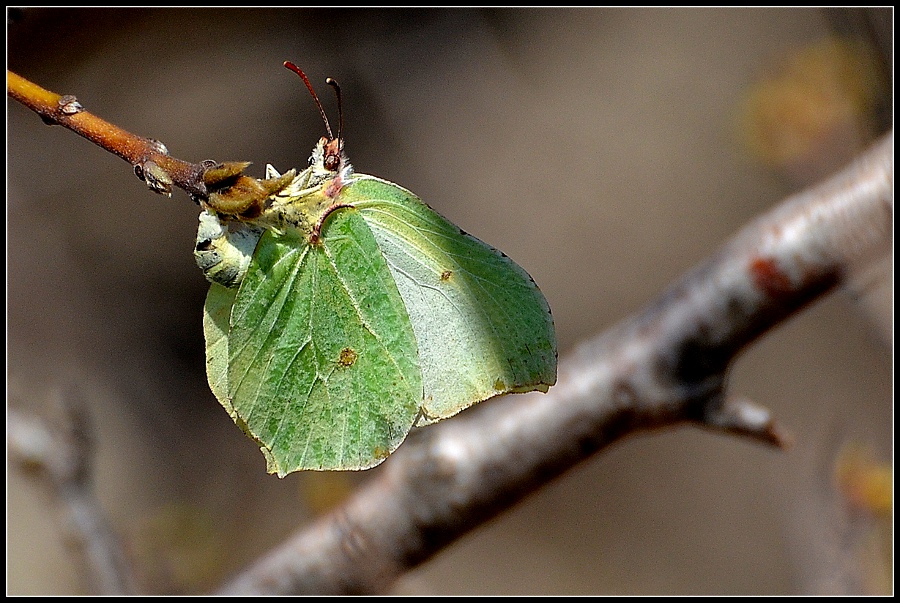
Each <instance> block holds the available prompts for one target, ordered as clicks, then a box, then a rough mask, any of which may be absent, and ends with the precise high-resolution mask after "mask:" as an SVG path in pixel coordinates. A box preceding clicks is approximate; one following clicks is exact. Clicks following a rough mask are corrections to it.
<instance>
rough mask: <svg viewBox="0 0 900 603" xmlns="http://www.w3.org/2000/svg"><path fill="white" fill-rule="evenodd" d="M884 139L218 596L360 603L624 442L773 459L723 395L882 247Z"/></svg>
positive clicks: (462, 418) (425, 439) (888, 208)
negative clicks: (778, 336)
mask: <svg viewBox="0 0 900 603" xmlns="http://www.w3.org/2000/svg"><path fill="white" fill-rule="evenodd" d="M892 221H893V134H890V135H888V136H886V137H885V138H883V139H882V140H881V141H880V142H878V143H877V144H876V145H875V146H874V147H873V148H872V149H871V150H869V151H868V152H866V153H865V154H864V155H863V156H862V157H860V158H859V159H858V160H857V161H856V162H854V163H853V164H852V165H851V166H849V167H848V168H846V169H845V170H843V171H842V172H841V173H839V174H837V175H836V176H834V177H832V178H831V179H829V180H827V181H826V182H824V183H822V184H820V185H819V186H816V187H814V188H812V189H809V190H807V191H805V192H803V193H800V194H798V195H796V196H794V197H792V198H790V199H788V200H787V201H786V202H785V203H783V204H782V205H780V206H778V207H777V208H775V209H774V210H773V211H771V212H769V213H767V214H765V215H763V216H762V217H760V218H759V219H757V220H756V221H755V222H753V223H751V224H750V225H748V226H747V227H746V228H744V229H743V230H742V231H741V232H740V233H738V234H737V235H736V236H735V237H734V238H733V239H732V240H731V241H730V242H729V243H728V244H727V245H726V246H725V247H724V248H722V249H721V250H720V251H719V252H718V253H717V254H716V255H715V256H713V257H712V258H711V259H710V260H709V261H707V262H705V263H704V264H702V265H701V266H699V267H698V268H696V269H695V270H693V271H692V272H690V273H688V274H687V275H686V276H684V277H683V278H682V279H681V280H680V281H678V282H677V283H676V284H675V285H674V286H673V287H672V288H671V289H669V291H668V292H667V293H665V294H664V295H663V296H662V297H661V298H660V299H659V300H657V301H656V302H655V303H653V304H651V305H650V306H649V307H648V308H647V309H645V310H644V311H643V312H641V313H639V314H637V315H635V316H633V317H631V318H629V319H627V320H625V321H624V322H622V323H620V324H619V325H617V326H616V327H614V328H613V329H611V330H610V331H608V332H607V333H605V334H603V335H601V336H599V337H597V338H596V339H593V340H591V341H588V342H586V343H584V344H582V345H581V346H580V347H579V348H578V349H577V350H576V351H575V352H574V353H573V354H571V355H570V356H568V357H567V358H564V359H563V361H562V362H561V364H560V375H559V381H558V383H557V385H556V386H555V387H553V388H551V390H550V392H549V393H547V394H537V393H534V394H524V395H517V396H507V397H505V398H503V399H498V400H495V401H492V402H490V403H486V404H482V405H480V406H479V407H476V408H474V409H472V410H469V411H466V412H465V413H462V414H461V415H459V416H458V417H456V418H454V419H453V420H451V421H445V422H442V423H439V424H437V425H434V426H430V427H427V428H425V429H421V430H417V431H416V432H414V433H413V434H411V436H410V438H409V439H408V440H407V442H406V443H405V444H404V445H403V446H401V447H400V448H399V449H398V451H397V452H395V453H394V455H392V457H391V458H390V459H388V461H386V462H385V464H384V466H383V467H382V468H381V469H380V470H379V474H378V476H377V477H375V478H373V481H371V482H369V483H368V484H367V485H366V486H364V487H363V488H362V489H361V490H359V491H358V492H357V493H355V495H354V496H353V497H352V498H351V499H350V500H348V501H347V502H346V503H345V504H343V505H342V506H341V507H339V508H338V509H336V510H335V511H333V512H332V513H330V514H329V515H327V516H325V517H323V518H321V519H320V520H318V521H316V522H315V523H314V524H313V525H312V526H310V527H307V528H305V529H304V530H302V531H300V532H298V533H297V534H295V535H294V536H292V537H290V538H289V539H288V540H287V541H286V542H285V543H283V544H282V545H280V546H278V547H277V548H276V549H275V550H273V551H272V552H270V553H269V554H268V555H266V556H265V557H263V558H262V559H260V560H259V561H258V562H257V563H255V564H254V565H253V566H251V567H250V568H248V569H247V570H246V571H244V572H243V573H241V574H240V575H238V576H237V577H236V578H235V579H234V580H232V581H231V582H230V583H229V584H227V585H226V586H225V587H224V588H223V589H222V592H223V593H228V594H299V593H314V594H329V593H375V592H381V591H383V590H384V589H385V588H387V587H388V586H389V585H390V584H391V583H392V582H393V581H394V580H395V579H396V578H397V577H399V576H400V575H401V574H403V573H404V572H406V571H408V570H409V569H411V568H413V567H415V566H416V565H418V564H419V563H421V562H423V561H425V560H426V559H428V558H429V557H431V556H432V555H434V554H435V553H437V552H438V551H439V550H441V549H442V548H443V547H444V546H446V545H447V544H448V543H450V542H452V541H453V540H455V539H456V538H459V537H460V536H461V535H463V534H465V533H466V532H468V531H469V530H471V529H472V528H474V527H475V526H477V525H479V524H481V523H482V522H484V521H486V520H487V519H489V518H491V517H493V516H495V515H497V514H498V513H499V512H501V511H502V510H504V509H506V508H507V507H509V506H511V505H512V504H514V503H515V502H516V501H518V500H520V499H521V498H522V497H523V496H525V495H526V494H528V493H529V492H531V491H533V490H535V489H536V488H538V487H540V486H541V485H543V484H544V483H546V482H547V481H549V480H550V479H552V478H553V477H555V476H557V475H559V474H560V473H562V472H564V471H565V470H567V469H569V468H571V467H572V466H573V465H575V464H577V463H578V462H580V461H582V460H584V459H586V458H588V457H590V456H591V455H592V454H594V453H595V452H597V451H598V450H601V449H603V448H605V447H607V446H609V445H610V444H612V443H613V442H616V441H618V440H619V439H621V438H623V437H624V436H626V435H629V434H633V433H635V432H639V431H644V430H648V429H653V428H661V427H666V426H672V425H676V424H683V423H692V424H696V425H700V426H703V427H705V428H709V429H713V430H720V431H725V432H730V433H738V434H742V435H745V436H748V437H750V438H753V439H755V440H757V441H760V442H763V443H766V444H774V445H777V446H783V445H784V444H785V440H784V438H783V436H782V435H781V432H780V430H779V428H778V427H777V425H776V424H775V422H774V420H773V419H772V417H771V415H770V413H769V412H768V411H767V410H765V409H764V408H762V407H760V406H757V405H755V404H752V403H750V402H748V401H746V400H744V399H742V398H741V397H739V396H728V395H726V393H725V391H724V389H725V382H726V373H727V370H728V367H729V366H730V364H731V363H732V361H733V360H734V359H735V357H736V356H737V355H738V353H739V352H740V351H741V350H742V349H743V348H744V347H745V346H747V345H749V344H750V343H751V342H753V341H754V340H755V339H756V338H758V337H759V336H760V335H761V334H762V333H763V332H765V331H766V330H768V329H770V328H772V327H773V326H775V325H777V324H779V323H780V322H782V321H783V320H784V319H786V318H788V317H789V316H791V315H792V314H794V313H795V312H797V311H798V310H799V309H801V308H802V307H804V306H806V305H807V304H809V303H810V302H812V301H814V300H816V299H818V298H819V297H821V296H822V295H824V294H825V293H826V292H828V291H830V290H832V289H833V288H834V287H835V286H837V285H838V284H840V283H841V282H842V280H843V278H844V276H845V273H846V270H847V268H848V266H851V265H853V264H854V263H855V262H856V261H857V260H859V259H860V258H861V257H864V256H866V255H867V254H868V253H871V252H872V251H873V250H874V249H876V248H878V247H879V246H880V245H881V244H883V242H884V241H885V239H886V238H888V237H890V236H891V230H892Z"/></svg>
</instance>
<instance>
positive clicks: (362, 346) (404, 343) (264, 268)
mask: <svg viewBox="0 0 900 603" xmlns="http://www.w3.org/2000/svg"><path fill="white" fill-rule="evenodd" d="M228 295H229V293H228V290H225V289H224V287H220V286H219V285H213V287H212V288H211V290H210V295H209V297H208V299H207V308H206V313H207V319H206V331H207V356H208V361H207V366H208V372H209V377H210V385H211V386H212V389H213V391H214V392H215V393H216V395H217V397H219V400H220V401H221V402H222V404H223V406H225V408H226V410H229V412H230V414H232V418H234V419H235V421H236V422H237V423H238V424H239V425H241V426H242V428H244V430H245V431H246V432H247V433H248V435H250V436H251V437H253V438H254V439H255V440H256V441H257V442H258V443H259V444H260V446H261V448H262V449H263V453H264V454H265V455H266V458H267V459H268V462H269V470H270V472H273V473H277V474H278V475H279V476H283V475H286V474H287V473H290V472H292V471H296V470H300V469H316V470H328V469H366V468H368V467H372V466H374V465H377V464H378V463H380V462H381V461H382V460H384V458H386V457H387V455H388V454H390V453H391V452H392V451H393V450H394V449H396V447H397V446H399V444H400V443H401V442H402V441H403V439H404V438H405V437H406V434H407V433H408V432H409V430H410V428H411V427H412V424H413V422H414V420H415V418H416V416H417V413H418V411H419V408H420V404H421V399H422V381H421V373H420V370H419V366H418V359H417V352H416V342H415V335H414V333H413V330H412V327H411V325H410V322H409V317H408V316H407V314H406V311H405V308H404V305H403V301H402V299H401V298H400V295H399V292H398V291H397V287H396V285H395V284H394V281H393V278H392V276H391V273H390V270H389V269H388V267H387V263H386V262H385V260H384V258H383V256H382V255H381V253H380V252H379V250H378V246H377V243H376V242H375V239H374V237H373V235H372V232H371V230H370V229H369V228H368V227H367V225H366V224H365V222H364V221H363V219H362V218H361V216H360V215H359V214H358V212H355V211H339V212H335V213H334V214H333V215H332V216H330V217H329V219H328V221H327V222H326V224H325V226H324V228H323V231H322V236H321V238H320V243H319V244H317V245H309V244H308V243H307V242H306V241H305V240H304V239H302V238H300V237H297V236H296V235H294V234H292V233H286V234H278V233H276V232H274V231H267V232H266V233H265V234H264V235H263V236H262V238H261V239H260V241H259V244H258V245H257V247H256V251H255V252H254V256H253V261H252V262H251V264H250V268H249V269H248V271H247V274H246V276H245V277H244V279H243V281H242V283H241V285H240V288H239V289H238V290H237V292H236V294H234V298H233V303H232V305H231V309H230V312H228V310H227V308H228V305H229V299H228ZM225 314H228V315H229V316H228V324H227V326H226V325H225V323H224V321H223V316H224V315H225ZM226 329H227V336H224V335H223V333H225V332H226ZM223 340H224V341H223ZM223 355H224V356H225V357H227V362H224V361H223V360H222V358H223ZM225 365H227V366H225ZM223 381H224V383H223Z"/></svg>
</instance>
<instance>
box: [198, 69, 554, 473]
mask: <svg viewBox="0 0 900 603" xmlns="http://www.w3.org/2000/svg"><path fill="white" fill-rule="evenodd" d="M285 66H286V67H288V68H289V69H292V70H293V71H295V72H296V73H298V74H299V75H300V76H301V77H302V78H303V80H304V82H305V83H306V86H307V88H309V91H310V93H311V94H312V95H313V98H314V99H315V102H316V104H317V106H318V108H319V111H320V113H321V114H322V117H323V119H324V121H325V129H326V132H327V134H328V135H327V136H323V137H322V138H321V139H320V140H319V141H318V143H317V144H316V145H315V148H314V149H313V152H312V155H311V156H310V159H309V166H308V167H307V168H306V169H304V170H302V171H300V172H296V171H295V170H291V171H289V172H287V173H286V174H279V173H278V172H277V171H276V170H275V168H273V167H272V166H271V165H269V166H267V168H266V180H264V181H262V182H263V183H264V184H267V185H268V186H269V187H270V188H271V190H273V191H275V192H273V193H272V194H271V195H270V196H269V197H268V198H267V199H266V201H265V203H264V204H262V207H261V208H260V209H259V210H258V211H254V212H249V214H248V213H247V212H245V213H244V215H236V214H228V213H223V212H221V211H218V212H217V211H216V210H215V209H213V208H211V207H206V208H205V209H204V211H203V212H202V213H201V215H200V227H199V229H198V233H197V245H196V248H195V257H196V259H197V263H198V265H199V266H200V268H201V269H202V270H203V272H204V274H205V275H206V277H207V279H208V280H210V281H211V286H210V290H209V294H208V295H207V298H206V304H205V306H204V321H203V322H204V333H205V337H206V367H207V376H208V378H209V384H210V388H211V389H212V391H213V393H214V394H215V396H216V398H217V399H218V400H219V402H220V403H221V404H222V406H223V407H225V409H226V410H227V411H228V413H229V415H230V416H231V418H232V419H233V420H234V421H235V423H236V424H237V425H238V426H239V427H240V428H241V429H243V431H244V432H245V433H246V434H247V435H248V436H249V437H250V438H252V439H253V440H254V441H255V442H256V443H257V444H258V445H259V447H260V449H261V450H262V452H263V454H264V456H265V458H266V461H267V470H268V471H269V472H270V473H275V474H277V475H278V476H280V477H283V476H285V475H287V474H288V473H291V472H293V471H297V470H304V469H306V470H358V469H367V468H370V467H373V466H375V465H378V464H379V463H381V462H382V461H383V460H384V459H385V458H387V456H388V455H390V454H391V452H393V451H394V450H395V449H396V448H397V447H398V446H399V445H400V444H401V443H402V442H403V440H404V439H405V438H406V436H407V434H408V433H409V431H410V430H411V429H412V427H414V426H421V425H427V424H429V423H433V422H435V421H439V420H441V419H445V418H448V417H451V416H453V415H455V414H456V413H458V412H460V411H461V410H463V409H465V408H467V407H469V406H471V405H473V404H475V403H477V402H480V401H483V400H487V399H488V398H492V397H494V396H497V395H500V394H506V393H511V392H527V391H532V390H540V391H544V392H546V391H547V389H548V388H549V387H550V386H551V385H553V384H554V383H555V382H556V361H557V348H556V336H555V331H554V325H553V319H552V317H551V314H550V307H549V305H548V304H547V301H546V299H545V298H544V296H543V294H542V293H541V291H540V289H539V288H538V286H537V285H536V284H535V282H534V280H533V279H532V278H531V277H530V276H529V275H528V273H527V272H525V270H523V269H522V268H521V267H520V266H519V265H518V264H516V263H515V262H513V261H512V260H511V259H510V258H509V257H507V256H506V255H505V254H504V253H502V252H501V251H498V250H497V249H495V248H493V247H491V246H490V245H487V244H485V243H483V242H481V241H480V240H478V239H476V238H475V237H473V236H471V235H468V234H466V233H465V232H463V231H462V230H461V229H460V228H459V227H457V226H456V225H454V224H453V223H452V222H450V221H449V220H447V219H446V218H444V217H442V216H441V215H440V214H438V213H437V212H436V211H434V210H433V209H431V208H430V207H429V206H428V205H426V204H425V203H423V202H422V200H420V199H419V198H418V197H417V196H416V195H414V194H413V193H411V192H410V191H408V190H406V189H405V188H403V187H401V186H398V185H397V184H394V183H392V182H389V181H387V180H383V179H381V178H376V177H375V176H369V175H366V174H359V173H356V172H355V171H354V169H353V166H352V165H351V164H350V162H349V160H348V159H347V155H346V153H345V152H344V141H343V138H342V136H343V117H342V114H341V124H340V127H339V129H338V136H337V137H335V136H333V134H332V130H331V127H330V125H329V123H328V119H327V117H326V115H325V110H324V108H323V107H322V104H321V102H320V101H319V99H318V97H317V96H316V94H315V92H314V90H313V87H312V85H311V84H310V82H309V80H308V78H307V77H306V75H305V74H304V73H303V72H302V71H301V70H300V69H299V68H297V67H296V66H294V65H293V64H292V63H288V62H286V63H285ZM326 81H327V82H328V83H329V85H331V86H332V87H334V89H335V91H336V93H337V98H338V108H339V112H340V103H341V94H340V88H339V86H338V85H337V83H336V82H334V80H331V79H330V78H329V79H328V80H326Z"/></svg>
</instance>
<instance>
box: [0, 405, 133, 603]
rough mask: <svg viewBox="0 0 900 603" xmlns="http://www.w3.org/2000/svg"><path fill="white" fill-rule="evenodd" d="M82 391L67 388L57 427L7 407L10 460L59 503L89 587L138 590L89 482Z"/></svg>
mask: <svg viewBox="0 0 900 603" xmlns="http://www.w3.org/2000/svg"><path fill="white" fill-rule="evenodd" d="M78 395H79V394H78V393H76V392H67V393H66V394H64V395H63V396H62V398H61V402H62V405H63V410H64V415H65V416H64V418H63V424H62V426H60V427H59V428H57V429H51V428H50V427H49V426H48V425H46V424H45V422H44V421H41V420H39V419H37V418H34V417H29V416H26V415H24V414H22V413H21V412H19V411H17V410H15V409H9V410H8V412H7V439H8V442H9V452H10V459H11V460H12V461H14V462H15V463H16V464H17V465H18V466H19V467H20V468H21V469H22V470H23V471H25V472H26V473H29V474H32V475H33V476H34V477H36V478H38V479H40V480H41V481H42V482H43V483H44V485H45V486H46V487H47V488H48V490H49V491H50V494H51V498H52V499H53V501H54V502H55V503H57V504H59V506H60V509H61V511H62V513H63V519H64V521H63V523H64V525H65V526H66V528H67V532H68V534H67V535H68V536H69V538H67V544H69V545H70V547H71V548H72V550H73V551H74V552H75V557H76V559H78V560H80V561H81V565H82V566H83V567H84V569H85V572H84V574H85V577H86V581H87V587H88V590H89V592H91V593H93V594H100V595H127V594H134V593H135V592H136V586H135V581H134V577H133V575H132V571H131V567H130V566H129V564H128V563H127V562H126V558H125V553H124V551H123V549H122V546H121V543H120V541H119V538H118V537H117V536H116V534H115V532H114V531H113V529H112V526H110V524H109V522H108V521H107V518H106V515H105V514H104V513H103V510H102V508H101V506H100V502H99V501H98V500H97V498H96V496H94V493H93V489H92V487H91V457H92V454H93V443H92V441H91V437H90V429H89V426H88V421H87V409H86V408H85V405H84V404H81V403H80V402H79V400H78Z"/></svg>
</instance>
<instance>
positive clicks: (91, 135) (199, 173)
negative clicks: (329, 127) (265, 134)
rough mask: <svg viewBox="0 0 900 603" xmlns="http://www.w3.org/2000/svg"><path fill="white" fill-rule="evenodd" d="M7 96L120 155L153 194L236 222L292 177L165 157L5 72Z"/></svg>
mask: <svg viewBox="0 0 900 603" xmlns="http://www.w3.org/2000/svg"><path fill="white" fill-rule="evenodd" d="M6 93H7V94H8V95H9V97H10V98H12V99H14V100H16V101H18V102H20V103H22V104H23V105H25V106H26V107H28V108H29V109H31V110H32V111H34V112H35V113H37V114H38V115H39V116H40V117H41V119H42V120H43V121H44V123H46V124H50V125H60V126H64V127H66V128H68V129H70V130H72V131H73V132H75V133H76V134H78V135H80V136H83V137H85V138H87V139H88V140H90V141H91V142H93V143H94V144H96V145H97V146H99V147H101V148H103V149H106V150H107V151H109V152H110V153H113V154H115V155H118V156H119V157H121V158H122V159H124V160H125V161H127V162H128V163H130V164H131V165H132V167H133V168H134V173H135V174H136V175H137V177H138V178H140V179H141V180H143V181H144V182H145V183H146V184H147V186H148V187H149V188H150V190H152V191H153V192H156V193H160V194H163V195H166V196H171V194H172V185H175V186H177V187H179V188H181V189H183V190H184V191H185V192H187V193H188V194H189V195H190V196H191V199H193V200H194V201H196V202H197V203H203V204H204V205H206V206H208V207H211V208H212V209H215V210H217V211H219V212H221V213H224V214H228V215H232V216H234V217H235V218H236V219H240V218H241V216H242V215H244V214H249V215H254V214H258V213H259V211H260V208H261V207H262V205H263V204H264V202H265V200H266V199H267V198H268V197H269V196H270V195H272V194H274V193H276V192H278V191H279V190H281V189H282V188H284V187H285V186H286V185H287V184H288V183H289V182H290V180H291V179H292V178H293V173H292V172H290V173H289V174H290V175H288V174H284V175H283V176H282V177H281V178H273V179H271V180H258V179H256V178H252V177H250V176H247V175H245V174H244V173H243V172H244V170H245V169H246V168H247V167H248V166H250V162H248V161H226V162H223V163H218V162H216V161H213V160H205V161H202V162H200V163H190V162H188V161H183V160H181V159H176V158H175V157H171V156H169V151H168V149H167V148H166V146H165V145H164V144H163V143H161V142H160V141H158V140H153V139H152V138H144V137H143V136H137V135H136V134H132V133H131V132H128V131H126V130H123V129H122V128H120V127H118V126H116V125H114V124H111V123H109V122H108V121H105V120H103V119H100V118H99V117H97V116H96V115H93V114H92V113H89V112H88V111H85V109H84V107H83V106H82V105H81V103H80V102H79V101H78V99H77V98H75V97H74V96H72V95H71V94H66V95H59V94H56V93H55V92H50V91H49V90H44V89H43V88H41V87H40V86H38V85H37V84H34V83H32V82H30V81H28V80H27V79H25V78H23V77H21V76H19V75H17V74H15V73H13V72H12V71H9V70H7V72H6Z"/></svg>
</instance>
